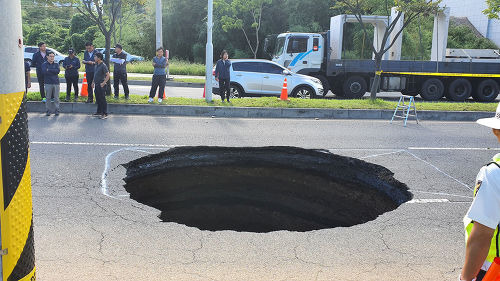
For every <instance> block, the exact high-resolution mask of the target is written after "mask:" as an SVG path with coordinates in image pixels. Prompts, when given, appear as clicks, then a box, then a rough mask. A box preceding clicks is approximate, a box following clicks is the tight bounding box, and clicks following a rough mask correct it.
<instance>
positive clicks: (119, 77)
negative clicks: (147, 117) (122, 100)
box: [113, 73, 129, 97]
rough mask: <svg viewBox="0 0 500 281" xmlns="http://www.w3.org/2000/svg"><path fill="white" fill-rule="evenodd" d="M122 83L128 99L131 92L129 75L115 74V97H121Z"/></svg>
mask: <svg viewBox="0 0 500 281" xmlns="http://www.w3.org/2000/svg"><path fill="white" fill-rule="evenodd" d="M120 81H122V85H123V91H124V92H125V97H128V94H129V90H128V83H127V73H113V82H114V88H115V97H118V96H119V92H120Z"/></svg>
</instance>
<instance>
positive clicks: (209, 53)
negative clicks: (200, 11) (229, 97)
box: [205, 0, 214, 102]
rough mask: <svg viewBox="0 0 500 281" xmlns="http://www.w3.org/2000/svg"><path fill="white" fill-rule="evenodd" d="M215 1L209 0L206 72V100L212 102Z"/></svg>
mask: <svg viewBox="0 0 500 281" xmlns="http://www.w3.org/2000/svg"><path fill="white" fill-rule="evenodd" d="M213 13H214V1H213V0H208V20H207V48H206V61H205V63H206V73H205V87H206V88H205V100H206V101H207V102H212V69H213V64H214V45H213V44H212V27H213V20H212V18H213Z"/></svg>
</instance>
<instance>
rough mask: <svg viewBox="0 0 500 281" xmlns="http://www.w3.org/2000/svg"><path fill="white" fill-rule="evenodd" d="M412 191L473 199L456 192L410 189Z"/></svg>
mask: <svg viewBox="0 0 500 281" xmlns="http://www.w3.org/2000/svg"><path fill="white" fill-rule="evenodd" d="M411 192H413V193H425V194H432V195H446V196H452V197H460V198H467V199H474V197H472V196H464V195H458V194H449V193H445V192H428V191H420V190H411Z"/></svg>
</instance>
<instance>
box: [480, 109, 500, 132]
mask: <svg viewBox="0 0 500 281" xmlns="http://www.w3.org/2000/svg"><path fill="white" fill-rule="evenodd" d="M477 123H478V124H481V125H483V126H486V127H490V128H493V129H499V130H500V103H499V104H498V106H497V112H496V114H495V117H491V118H482V119H479V120H477Z"/></svg>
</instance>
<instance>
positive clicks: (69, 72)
mask: <svg viewBox="0 0 500 281" xmlns="http://www.w3.org/2000/svg"><path fill="white" fill-rule="evenodd" d="M63 68H64V70H65V72H64V78H66V99H65V100H64V101H66V102H68V101H70V99H71V85H73V89H74V90H75V98H74V101H77V99H78V78H79V77H78V69H79V68H80V59H78V57H76V56H75V50H73V49H71V48H70V49H69V50H68V56H67V57H66V58H65V59H64V62H63Z"/></svg>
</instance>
